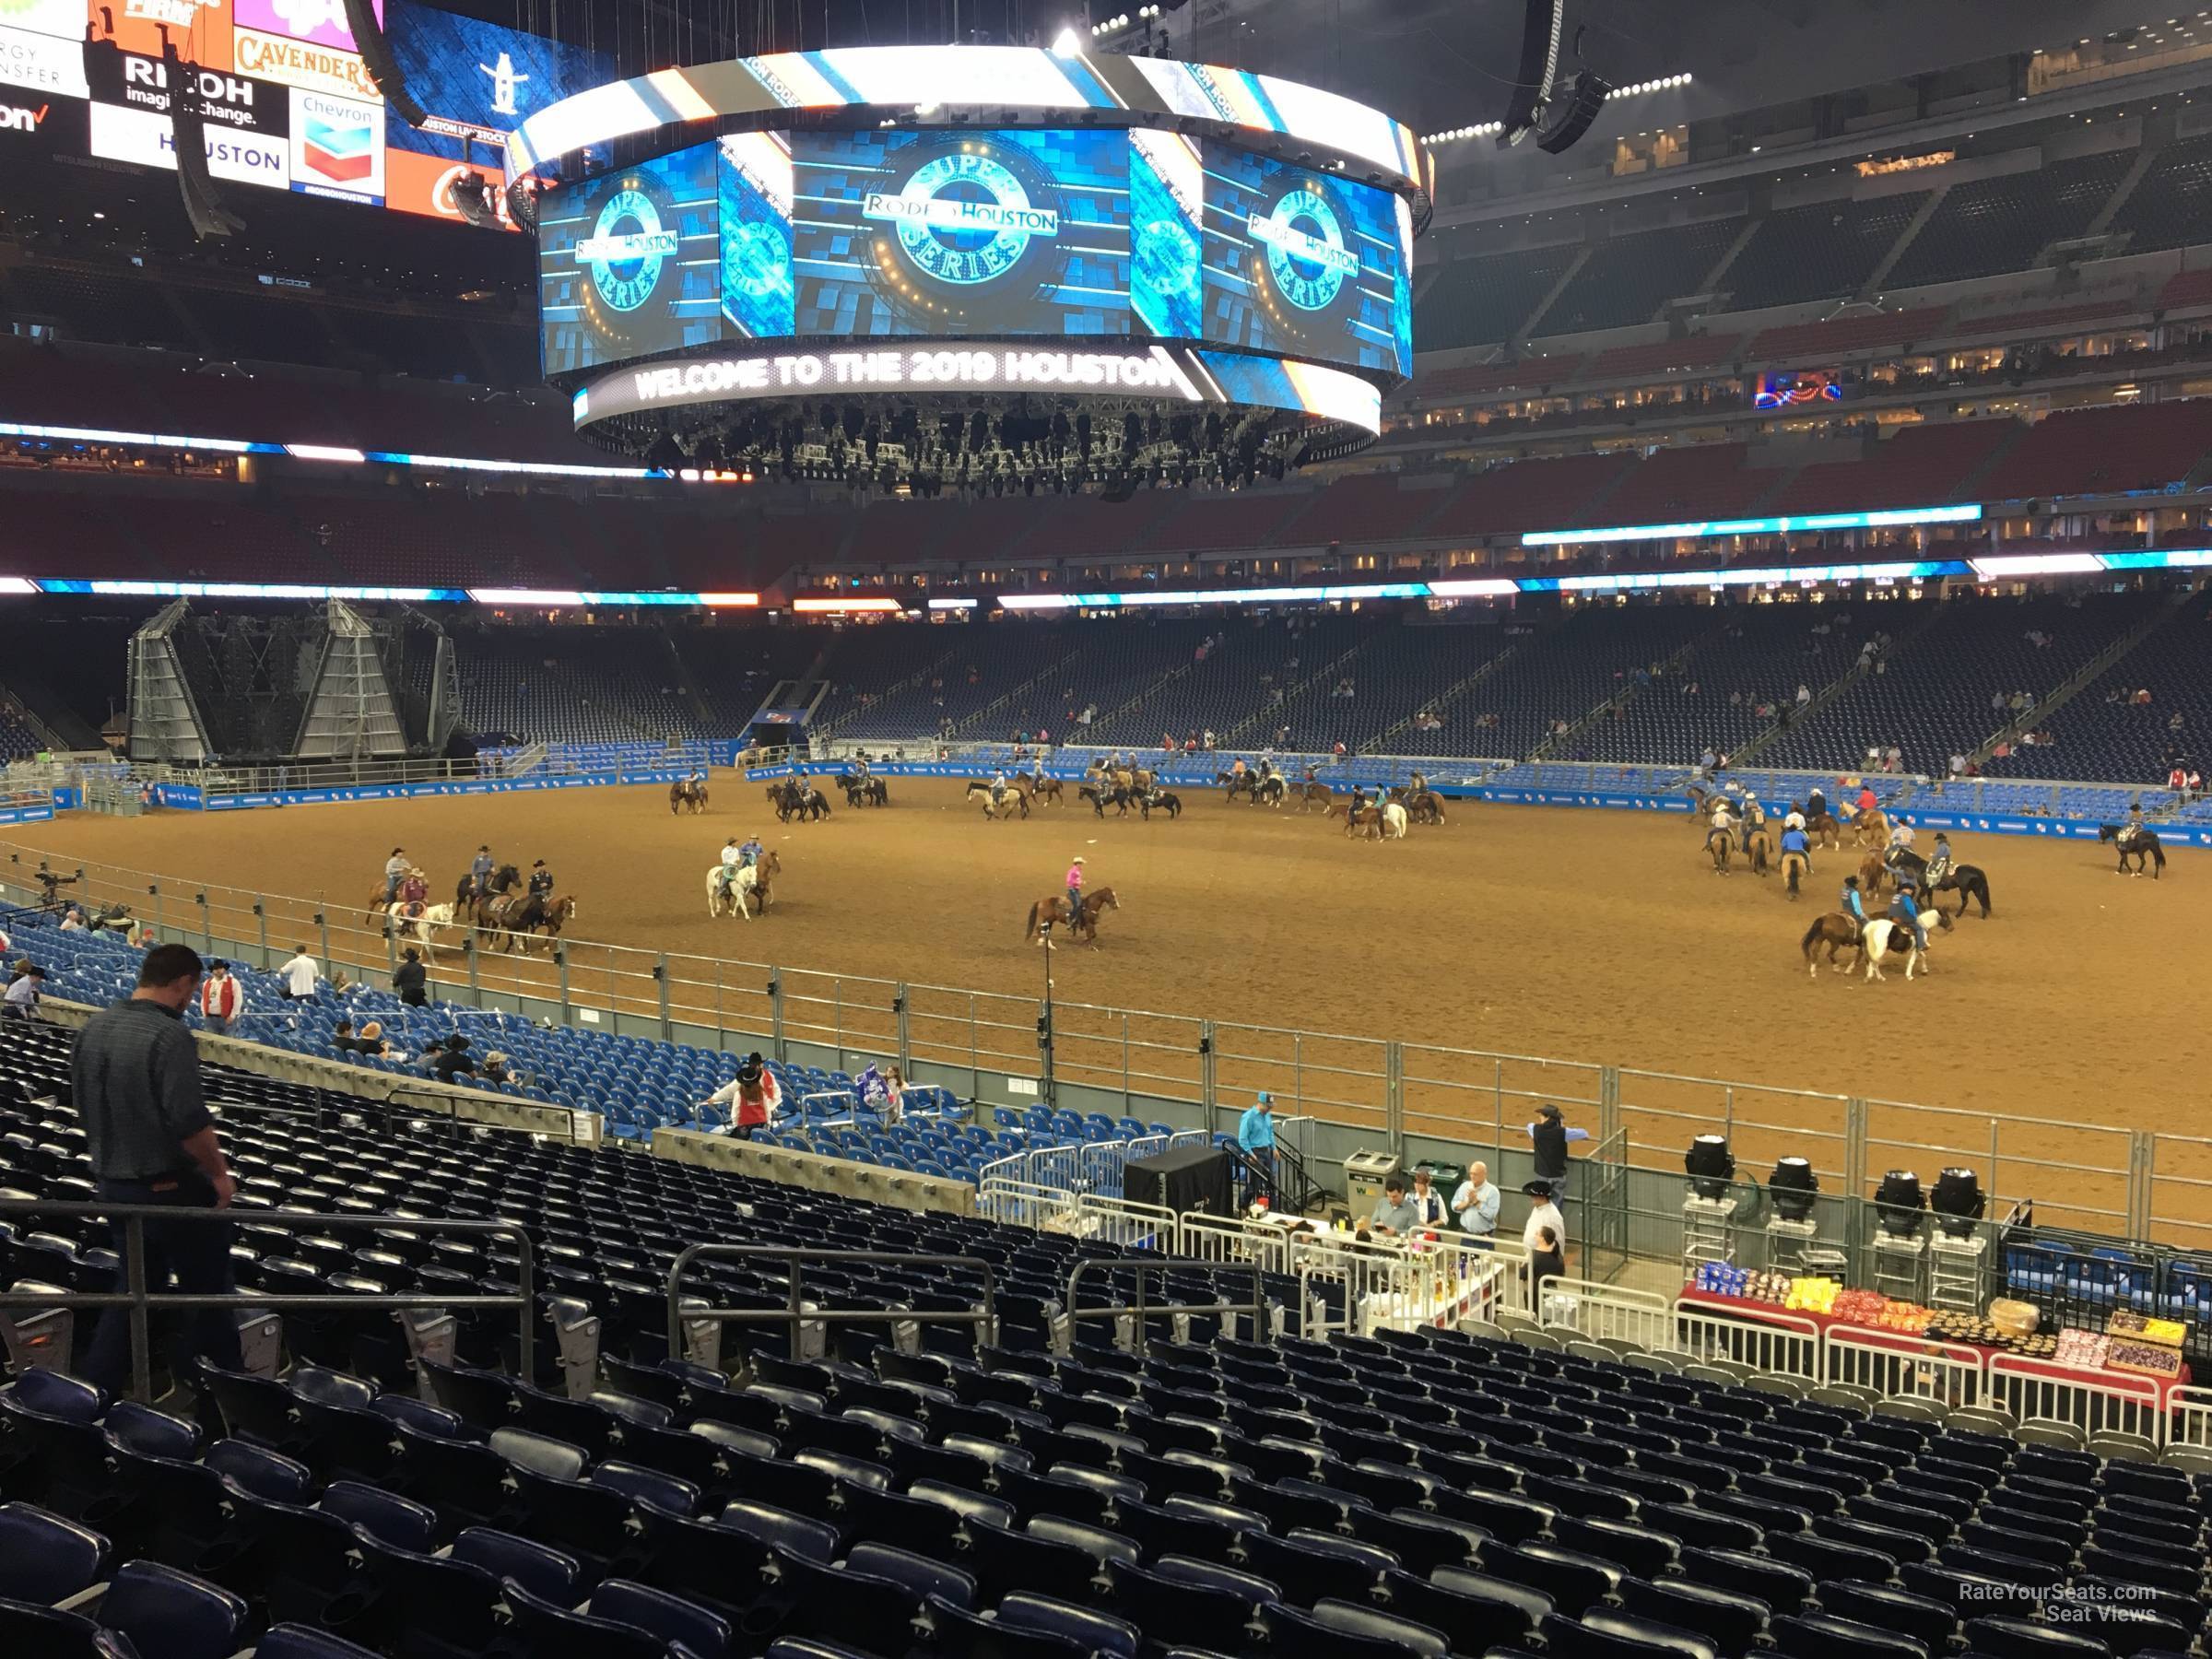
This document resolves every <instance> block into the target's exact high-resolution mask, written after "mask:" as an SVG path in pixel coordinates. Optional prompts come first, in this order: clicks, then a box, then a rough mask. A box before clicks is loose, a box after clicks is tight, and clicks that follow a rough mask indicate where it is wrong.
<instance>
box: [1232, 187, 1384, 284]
mask: <svg viewBox="0 0 2212 1659" xmlns="http://www.w3.org/2000/svg"><path fill="white" fill-rule="evenodd" d="M1244 231H1245V234H1246V235H1248V236H1250V237H1251V238H1252V240H1253V241H1255V242H1257V243H1259V244H1260V245H1261V246H1262V247H1264V248H1265V249H1266V250H1267V274H1268V275H1269V276H1270V277H1274V278H1275V288H1276V291H1277V293H1279V294H1281V295H1282V297H1283V298H1284V299H1285V300H1288V301H1289V302H1290V303H1291V304H1292V305H1295V306H1296V307H1298V309H1299V310H1300V311H1309V312H1314V311H1323V310H1325V309H1326V308H1327V307H1328V306H1329V305H1330V304H1331V303H1333V302H1334V301H1335V298H1336V296H1337V295H1338V294H1339V293H1340V292H1342V291H1343V288H1344V282H1345V278H1346V277H1357V276H1359V254H1357V253H1354V252H1353V251H1352V250H1351V249H1349V248H1347V247H1346V246H1345V243H1344V220H1343V219H1342V218H1339V217H1338V215H1337V212H1336V209H1335V207H1334V206H1332V205H1331V204H1330V202H1329V199H1328V198H1327V197H1326V196H1324V195H1323V194H1321V192H1320V191H1318V190H1315V189H1314V188H1312V186H1311V185H1305V184H1301V185H1300V186H1299V187H1298V188H1296V189H1295V190H1292V191H1289V192H1288V193H1287V194H1285V195H1283V196H1282V198H1281V199H1280V200H1278V201H1277V203H1276V205H1275V206H1274V207H1273V209H1271V210H1270V211H1269V212H1266V213H1264V214H1262V213H1254V214H1251V215H1248V216H1247V217H1246V218H1245V221H1244Z"/></svg>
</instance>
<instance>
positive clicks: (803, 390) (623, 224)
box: [509, 48, 1428, 479]
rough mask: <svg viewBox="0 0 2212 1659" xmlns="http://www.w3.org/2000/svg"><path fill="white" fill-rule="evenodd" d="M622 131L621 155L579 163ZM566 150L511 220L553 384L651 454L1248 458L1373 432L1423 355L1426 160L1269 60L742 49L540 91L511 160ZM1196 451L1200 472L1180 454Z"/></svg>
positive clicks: (1268, 458) (1387, 123)
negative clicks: (626, 78) (772, 53)
mask: <svg viewBox="0 0 2212 1659" xmlns="http://www.w3.org/2000/svg"><path fill="white" fill-rule="evenodd" d="M679 83H680V84H679ZM649 109H658V110H659V111H660V113H659V114H657V115H649V114H648V111H649ZM798 110H806V111H809V112H812V113H810V114H809V115H807V116H806V117H803V118H801V117H795V116H794V115H793V114H791V113H790V112H794V111H798ZM708 121H712V122H714V123H715V124H716V125H715V126H714V128H712V129H711V130H710V132H709V133H708V135H701V134H700V129H699V128H698V127H694V126H691V125H690V124H691V123H702V124H703V123H706V122H708ZM656 126H658V127H660V128H662V129H664V131H665V137H666V142H665V143H664V144H662V145H660V146H659V147H654V146H653V144H652V142H651V141H650V140H646V141H644V142H631V141H630V140H633V139H634V138H635V137H636V135H640V134H645V133H650V132H651V131H652V130H653V128H654V127H656ZM614 138H621V139H623V140H624V141H625V142H624V143H623V145H622V153H623V154H624V155H625V156H626V157H627V158H628V159H626V160H625V163H624V166H623V167H622V169H621V170H620V171H593V166H592V156H593V154H594V148H593V147H594V145H596V144H601V143H604V142H605V141H606V140H609V139H614ZM641 153H642V157H643V159H638V157H639V156H640V154H641ZM555 159H559V160H560V165H561V166H562V167H563V169H564V170H565V176H564V177H562V178H560V179H559V180H558V181H557V182H552V183H551V184H549V185H548V186H547V188H545V189H544V190H543V192H542V194H539V195H538V196H537V197H536V198H535V202H534V204H533V205H534V206H535V216H534V218H533V221H532V222H533V223H534V226H535V229H536V230H537V232H538V236H539V253H540V305H541V314H542V320H543V324H544V356H545V369H546V374H547V380H548V381H549V382H551V383H552V384H553V385H555V386H558V387H559V388H560V389H561V390H563V391H564V392H567V393H568V394H570V395H571V399H572V404H573V409H574V418H575V424H576V429H577V430H578V432H579V434H580V435H582V436H584V437H587V438H588V439H590V440H591V441H593V442H594V443H598V444H601V445H604V446H606V447H607V448H610V449H614V450H617V451H619V452H623V453H631V454H641V453H659V454H660V455H661V456H662V457H663V460H662V462H661V464H662V465H671V464H672V463H670V462H669V461H668V460H667V459H666V456H667V454H668V453H669V451H670V446H671V445H672V444H673V446H674V449H675V450H676V451H677V452H678V453H682V454H683V455H684V456H686V457H691V456H694V455H700V456H703V455H707V454H709V453H713V454H716V455H720V456H723V457H726V458H749V457H755V456H759V455H763V454H765V453H771V452H776V453H781V454H782V457H783V459H784V462H785V465H790V464H791V457H792V456H793V454H794V452H797V451H806V452H809V453H818V452H821V451H824V450H828V451H831V452H838V453H843V452H855V451H857V452H865V454H866V455H867V456H868V457H869V461H870V464H871V465H873V464H874V461H875V457H876V456H877V452H878V449H879V448H880V447H882V446H884V445H888V446H889V448H890V452H891V453H893V454H894V455H896V456H897V457H899V460H898V461H897V462H896V465H901V466H906V467H909V468H913V469H915V472H916V476H917V477H918V476H919V470H920V467H921V465H924V464H921V463H917V462H916V460H915V457H916V456H917V455H922V456H927V455H944V454H947V453H957V454H964V455H969V456H973V455H979V454H989V455H992V456H995V457H999V459H998V460H995V461H994V462H993V465H1004V457H1005V456H1006V455H1008V454H1014V455H1018V456H1019V457H1021V458H1022V462H1021V464H1022V465H1029V464H1030V461H1031V460H1032V459H1033V458H1034V457H1035V456H1036V455H1038V454H1040V453H1041V454H1045V455H1048V456H1050V457H1053V459H1054V461H1055V463H1057V462H1058V461H1060V460H1061V459H1063V458H1066V457H1074V458H1076V459H1075V461H1074V462H1073V463H1071V465H1076V467H1077V470H1078V471H1086V476H1088V477H1093V478H1096V477H1100V476H1106V477H1110V478H1111V477H1119V476H1121V469H1123V468H1124V467H1134V468H1135V469H1136V470H1142V471H1146V472H1147V473H1148V474H1149V476H1151V477H1154V478H1156V479H1157V478H1158V477H1160V476H1161V474H1162V473H1163V471H1164V472H1166V473H1168V474H1170V475H1173V476H1178V477H1194V476H1195V477H1209V476H1212V477H1227V476H1230V472H1229V469H1228V468H1227V467H1226V466H1225V465H1222V464H1221V463H1222V458H1223V457H1225V456H1226V457H1234V458H1235V461H1236V465H1237V466H1238V467H1239V468H1241V474H1240V475H1239V476H1245V477H1249V476H1253V465H1254V456H1255V454H1256V455H1258V456H1260V457H1261V465H1262V466H1263V467H1273V468H1274V469H1275V470H1276V471H1277V472H1279V470H1280V469H1281V468H1282V467H1283V466H1287V465H1298V464H1300V462H1302V461H1304V460H1308V459H1312V458H1316V457H1320V456H1334V455H1337V454H1341V453H1347V452H1348V451H1349V450H1350V449H1353V448H1357V447H1359V445H1361V444H1362V443H1365V442H1368V441H1372V439H1373V437H1374V435H1375V434H1376V433H1377V432H1378V431H1379V429H1380V427H1381V404H1382V397H1383V395H1384V394H1386V393H1387V392H1389V391H1390V390H1391V389H1393V388H1394V387H1395V386H1397V385H1399V384H1401V383H1402V382H1404V381H1405V379H1406V377H1407V376H1408V375H1409V374H1410V372H1411V369H1412V327H1411V323H1412V299H1411V295H1412V280H1411V278H1412V266H1413V251H1414V248H1413V244H1414V239H1415V237H1416V236H1417V234H1418V231H1419V229H1421V228H1422V227H1423V226H1424V224H1425V220H1426V215H1427V211H1428V204H1427V199H1426V192H1425V189H1424V186H1425V184H1426V182H1427V181H1426V174H1427V167H1426V158H1425V157H1423V156H1422V155H1421V153H1420V152H1419V150H1418V146H1416V145H1414V143H1413V141H1412V139H1411V136H1410V135H1409V134H1407V133H1406V132H1405V130H1404V129H1403V128H1402V126H1400V125H1399V124H1397V123H1394V122H1393V121H1391V120H1390V119H1389V118H1388V117H1387V116H1384V115H1382V114H1381V113H1380V112H1375V111H1371V110H1367V109H1364V108H1363V107H1362V106H1359V105H1357V104H1353V103H1352V102H1351V101H1350V100H1345V99H1342V98H1339V97H1338V96H1337V95H1335V94H1333V93H1328V92H1324V91H1320V90H1317V89H1315V88H1309V87H1300V86H1298V85H1297V84H1295V83H1291V82H1287V81H1282V80H1280V79H1278V78H1276V77H1271V76H1253V75H1250V74H1247V73H1245V72H1242V71H1235V70H1225V69H1219V68H1210V67H1206V66H1204V65H1178V64H1171V63H1166V62H1163V61H1159V60H1150V59H1147V60H1129V59H1122V58H1107V57H1097V58H1094V57H1089V56H1087V55H1083V54H1077V53H1071V54H1067V55H1065V56H1064V55H1062V54H1058V53H1034V52H1029V51H1026V50H1024V51H1012V50H1007V49H999V48H978V49H959V48H944V49H939V48H929V49H916V50H915V51H913V52H911V53H910V52H906V51H903V50H901V51H890V50H888V49H887V50H881V51H868V50H860V51H854V52H844V51H831V52H825V53H805V54H795V55H792V56H788V57H781V58H775V59H747V60H739V61H736V62H734V63H731V64H726V65H701V66H699V67H696V68H689V69H681V70H671V71H665V72H663V73H662V74H661V75H659V76H654V77H652V79H651V80H650V82H649V83H636V82H624V83H619V84H618V85H616V86H611V87H606V88H598V89H596V90H595V91H594V92H591V93H586V94H582V95H580V96H579V97H577V98H574V99H571V100H567V101H566V102H565V103H562V104H559V105H556V106H553V108H552V109H551V110H550V111H547V112H540V114H539V115H538V116H536V117H533V119H532V121H531V122H529V123H526V124H525V125H524V130H522V131H519V132H518V133H517V134H516V135H515V140H514V142H512V143H511V145H510V147H509V168H510V174H511V176H512V177H516V178H520V177H522V176H524V175H527V174H531V173H534V172H537V171H539V170H540V169H541V168H545V167H546V166H547V165H548V163H550V162H551V161H553V160H555ZM579 162H581V163H582V167H581V168H579V167H578V165H577V164H578V163H579ZM1201 452H1202V453H1204V454H1205V455H1208V456H1211V457H1212V458H1213V460H1214V462H1215V464H1216V471H1215V472H1213V473H1212V474H1208V473H1207V472H1206V468H1205V466H1203V465H1200V466H1198V467H1197V468H1196V469H1195V471H1194V469H1193V468H1192V467H1191V466H1188V465H1182V463H1181V462H1179V461H1174V460H1173V457H1177V456H1183V457H1188V456H1190V455H1192V454H1194V453H1201ZM1163 455H1165V456H1168V457H1170V458H1171V462H1170V464H1168V465H1164V466H1163V465H1162V463H1161V461H1160V457H1161V456H1163ZM1100 456H1105V457H1108V458H1109V464H1110V465H1111V466H1112V468H1113V469H1114V470H1112V472H1109V473H1104V474H1101V472H1100V470H1098V469H1097V468H1096V467H1094V465H1093V463H1094V461H1095V460H1096V458H1097V457H1100ZM1087 469H1088V470H1087ZM816 476H818V475H816Z"/></svg>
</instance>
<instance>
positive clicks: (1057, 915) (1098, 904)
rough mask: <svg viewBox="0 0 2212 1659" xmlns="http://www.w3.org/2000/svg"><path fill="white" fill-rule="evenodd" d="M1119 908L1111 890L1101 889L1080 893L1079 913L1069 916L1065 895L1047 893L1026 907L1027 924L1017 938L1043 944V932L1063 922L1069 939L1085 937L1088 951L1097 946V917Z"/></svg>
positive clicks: (1120, 903)
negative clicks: (1066, 925) (1088, 946)
mask: <svg viewBox="0 0 2212 1659" xmlns="http://www.w3.org/2000/svg"><path fill="white" fill-rule="evenodd" d="M1121 908H1122V901H1121V900H1120V899H1118V898H1116V897H1115V896H1114V891H1113V889H1112V888H1110V887H1102V888H1098V889H1097V890H1096V891H1095V892H1089V893H1086V894H1084V895H1083V913H1082V914H1081V915H1080V916H1072V917H1071V916H1070V915H1069V914H1068V911H1067V895H1066V894H1065V893H1048V894H1046V895H1045V896H1044V897H1043V898H1041V899H1040V900H1037V902H1036V903H1034V904H1032V905H1030V921H1029V925H1028V926H1027V927H1025V928H1024V929H1023V930H1022V935H1021V936H1022V937H1023V938H1025V939H1027V938H1031V937H1034V938H1035V939H1036V941H1037V943H1038V944H1040V945H1041V944H1043V943H1044V936H1045V929H1047V928H1049V927H1051V926H1052V925H1053V923H1055V922H1065V923H1066V924H1068V937H1069V938H1071V939H1075V940H1078V941H1080V940H1081V939H1082V938H1083V936H1084V935H1089V938H1090V946H1091V948H1092V949H1094V950H1095V949H1097V948H1098V945H1099V918H1100V916H1101V915H1103V914H1104V913H1105V912H1108V911H1110V910H1120V909H1121Z"/></svg>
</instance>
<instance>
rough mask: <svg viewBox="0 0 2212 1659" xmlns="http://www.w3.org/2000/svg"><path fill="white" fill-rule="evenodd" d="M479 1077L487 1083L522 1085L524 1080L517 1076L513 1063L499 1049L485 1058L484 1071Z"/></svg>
mask: <svg viewBox="0 0 2212 1659" xmlns="http://www.w3.org/2000/svg"><path fill="white" fill-rule="evenodd" d="M477 1077H479V1078H480V1079H481V1080H482V1081H484V1082H486V1083H520V1082H521V1081H522V1080H523V1079H522V1078H521V1077H519V1076H517V1075H516V1073H515V1070H514V1065H513V1062H512V1061H511V1060H509V1059H508V1058H507V1056H506V1054H505V1053H503V1052H502V1051H500V1050H499V1049H493V1050H492V1051H491V1052H490V1053H488V1054H486V1055H485V1056H484V1065H483V1069H482V1070H480V1071H478V1072H477Z"/></svg>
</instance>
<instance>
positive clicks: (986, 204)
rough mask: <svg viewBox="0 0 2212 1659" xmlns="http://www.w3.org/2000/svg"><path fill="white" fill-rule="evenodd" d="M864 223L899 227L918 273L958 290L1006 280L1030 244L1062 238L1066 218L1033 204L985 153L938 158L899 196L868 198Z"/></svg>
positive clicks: (1002, 165)
mask: <svg viewBox="0 0 2212 1659" xmlns="http://www.w3.org/2000/svg"><path fill="white" fill-rule="evenodd" d="M861 215H862V217H863V218H870V219H875V220H877V221H879V222H881V223H885V224H888V225H890V226H892V227H893V228H894V229H895V230H896V233H897V235H898V238H899V246H900V249H901V250H902V251H903V252H904V253H905V254H906V256H907V258H908V259H910V260H912V262H913V264H914V265H915V267H916V268H917V269H918V270H920V271H922V272H923V273H924V274H925V275H927V276H929V277H935V279H936V280H937V281H939V282H944V283H950V284H953V285H955V286H959V287H968V286H971V285H972V284H975V283H979V282H989V281H991V280H993V279H994V277H1002V276H1004V275H1005V274H1006V272H1008V271H1010V270H1012V269H1013V268H1014V266H1015V265H1018V264H1019V263H1020V261H1021V257H1022V255H1023V254H1025V253H1028V252H1029V251H1030V241H1031V239H1033V238H1046V239H1049V238H1054V237H1057V236H1058V235H1059V234H1060V215H1059V214H1058V213H1057V212H1056V211H1054V210H1053V208H1050V207H1041V206H1037V205H1036V204H1034V203H1033V202H1031V201H1030V193H1029V190H1028V188H1027V187H1026V186H1025V185H1024V184H1023V183H1022V182H1021V180H1020V179H1019V178H1018V177H1017V176H1016V175H1015V173H1014V171H1013V170H1012V169H1011V168H1009V167H1007V166H1006V164H1005V163H1004V162H1003V161H1000V160H999V159H996V158H995V157H993V156H991V155H988V154H986V153H984V152H982V151H981V150H970V149H962V150H958V151H950V152H947V153H945V154H941V155H936V156H933V157H931V158H930V159H928V160H926V161H924V162H923V163H922V165H921V166H919V167H917V168H915V169H914V171H913V172H912V174H910V175H909V176H908V178H907V181H906V183H905V185H904V186H903V187H902V188H901V189H900V190H899V191H898V192H897V193H896V194H891V193H888V192H883V191H870V192H868V194H867V195H866V196H865V199H864V200H863V202H862V204H861Z"/></svg>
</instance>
